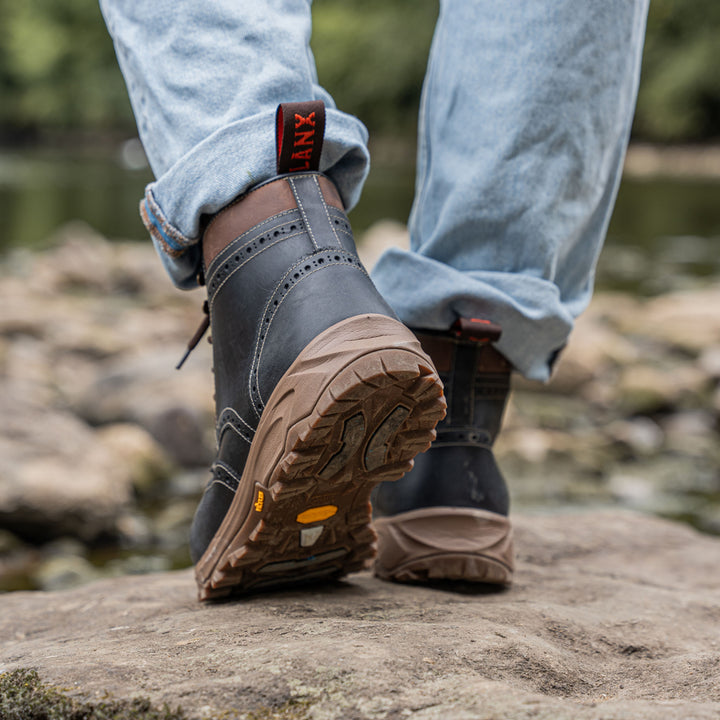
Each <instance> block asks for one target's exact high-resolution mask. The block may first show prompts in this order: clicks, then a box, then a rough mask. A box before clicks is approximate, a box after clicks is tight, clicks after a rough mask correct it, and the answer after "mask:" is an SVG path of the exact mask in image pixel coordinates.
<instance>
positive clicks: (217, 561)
mask: <svg viewBox="0 0 720 720" xmlns="http://www.w3.org/2000/svg"><path fill="white" fill-rule="evenodd" d="M323 115H324V109H323V107H322V103H317V102H316V103H291V104H285V105H282V106H280V108H279V110H278V126H277V127H278V176H277V177H276V178H274V179H272V180H271V181H269V182H266V183H264V184H262V185H260V186H258V187H256V188H254V189H253V190H251V191H250V192H249V193H247V194H245V195H244V196H242V197H241V198H239V199H238V200H237V201H236V202H234V203H233V204H231V205H230V206H229V207H227V208H226V209H224V210H223V211H222V212H220V213H219V214H218V215H217V216H216V217H215V218H214V219H213V220H212V222H211V223H210V224H209V226H208V227H207V229H206V231H205V233H204V236H203V253H204V257H205V260H206V270H205V279H206V284H207V293H208V300H207V309H208V313H209V322H210V327H211V332H212V344H213V363H214V373H215V391H216V397H215V400H216V414H217V440H218V452H217V458H216V460H215V462H214V464H213V466H212V477H211V479H210V482H209V483H208V486H207V488H206V491H205V494H204V496H203V498H202V500H201V502H200V505H199V507H198V509H197V512H196V514H195V518H194V521H193V526H192V530H191V540H190V545H191V553H192V556H193V561H194V562H195V567H196V579H197V582H198V586H199V589H200V597H201V599H208V598H217V597H222V596H225V595H228V594H230V593H235V592H248V591H254V590H260V589H263V588H267V587H276V586H283V585H287V584H293V583H300V582H307V581H311V580H317V579H331V578H337V577H340V576H342V575H344V574H345V573H348V572H352V571H355V570H359V569H362V568H363V567H365V566H366V565H367V564H368V561H369V560H370V559H371V558H372V556H373V555H374V552H375V542H376V536H375V534H374V532H373V530H372V527H371V510H370V504H369V498H370V492H371V490H372V488H373V487H374V486H375V485H376V484H377V483H379V482H381V481H387V480H395V479H397V478H399V477H400V476H401V475H402V474H403V473H404V472H406V471H407V470H408V469H409V468H410V467H411V463H412V458H413V457H414V456H415V455H416V454H417V453H418V452H421V451H423V450H425V449H426V448H427V447H428V446H429V445H430V442H431V440H432V439H433V437H434V429H433V428H434V427H435V425H436V423H437V422H438V420H439V419H440V418H441V417H442V416H443V415H444V408H445V402H444V399H443V396H442V386H441V384H440V381H439V379H438V376H437V374H436V372H435V370H434V368H433V366H432V362H431V361H430V359H429V358H428V356H427V355H426V354H425V353H424V352H423V350H422V348H421V347H420V344H419V342H418V341H417V339H416V338H415V336H414V335H413V333H412V332H411V331H409V330H408V329H407V328H406V327H405V326H404V325H402V324H401V323H400V322H399V321H398V320H397V319H396V318H395V316H394V314H393V312H392V311H391V309H390V308H389V307H388V305H387V304H386V303H385V301H384V300H383V299H382V297H381V296H380V295H379V293H378V292H377V290H376V289H375V287H374V285H373V284H372V282H371V281H370V279H369V277H368V275H367V272H366V271H365V269H364V268H363V266H362V264H361V263H360V260H359V259H358V256H357V253H356V250H355V245H354V242H353V236H352V232H351V229H350V225H349V223H348V220H347V217H346V216H345V213H344V211H343V208H342V202H341V200H340V197H339V195H338V193H337V191H336V189H335V187H334V185H333V183H332V182H331V181H330V180H329V179H328V178H326V177H324V176H323V175H322V174H320V173H319V172H318V171H317V167H318V164H319V157H320V143H321V141H322V132H323Z"/></svg>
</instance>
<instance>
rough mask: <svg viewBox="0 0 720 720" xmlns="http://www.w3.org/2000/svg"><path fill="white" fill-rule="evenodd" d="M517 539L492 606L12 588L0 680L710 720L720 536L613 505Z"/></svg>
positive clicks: (389, 595)
mask: <svg viewBox="0 0 720 720" xmlns="http://www.w3.org/2000/svg"><path fill="white" fill-rule="evenodd" d="M516 526H517V551H518V559H519V563H518V572H517V580H516V583H515V585H514V586H513V587H512V589H510V590H508V591H506V592H499V593H488V592H484V593H483V592H471V591H470V590H468V589H466V590H465V592H458V591H450V590H449V589H431V588H425V587H408V586H401V585H392V584H387V583H384V582H381V581H379V580H377V579H375V578H373V577H372V576H371V575H370V574H368V573H365V574H359V575H356V576H352V577H351V578H350V579H349V580H347V581H346V582H344V583H341V584H338V585H335V586H332V587H329V588H323V589H322V590H318V589H314V590H309V591H292V592H287V593H279V592H276V593H271V594H267V595H262V596H256V597H252V598H249V599H243V600H238V601H233V602H228V603H223V604H211V605H202V604H200V603H198V602H197V600H196V595H195V588H194V583H193V579H192V574H191V572H190V571H182V572H176V573H166V574H161V575H152V576H137V577H125V578H119V579H114V580H105V581H101V582H97V583H95V584H92V585H87V586H84V587H82V588H79V589H75V590H71V591H65V592H58V593H40V592H38V593H16V594H9V595H5V596H3V597H0V642H1V649H0V670H9V669H12V668H15V667H36V668H38V670H39V672H40V675H41V677H42V678H43V679H44V680H46V681H48V682H51V683H53V684H57V685H60V686H62V687H66V688H74V689H76V691H77V692H78V693H80V694H82V695H84V696H86V697H96V696H98V695H102V694H104V693H105V692H106V691H109V692H111V693H113V694H114V695H115V696H117V697H131V696H134V695H138V694H139V695H149V696H150V697H151V698H152V699H153V700H156V701H160V702H162V701H167V702H168V703H169V704H170V705H172V706H176V705H178V704H180V705H182V706H183V707H184V708H185V709H186V710H187V711H188V714H189V715H191V716H193V717H218V718H219V717H223V718H233V717H236V716H238V717H242V715H243V714H244V713H249V712H255V713H258V715H256V717H258V716H260V717H264V718H273V717H278V718H280V717H284V718H288V717H293V718H296V717H308V718H314V719H317V720H320V719H325V718H327V719H330V718H332V719H335V718H343V719H344V720H351V719H361V718H388V719H390V718H415V719H417V720H430V719H431V718H433V719H434V718H438V719H440V718H443V719H446V718H452V719H458V720H463V719H465V718H478V719H479V718H485V719H488V720H489V719H490V718H493V719H494V720H509V719H511V718H512V719H515V718H518V719H519V718H528V719H529V718H534V719H538V718H548V719H550V718H552V720H562V719H563V718H568V719H570V718H572V719H573V720H586V719H590V718H592V719H594V720H600V719H602V720H615V719H620V718H623V719H625V718H627V719H628V720H630V719H632V720H642V719H644V718H648V719H651V718H652V720H658V719H660V720H666V719H670V718H678V719H680V718H682V719H683V720H687V719H689V718H692V719H698V720H699V719H704V718H708V720H709V719H711V718H712V719H713V720H717V718H718V717H720V572H719V570H718V569H719V568H720V540H718V539H714V538H711V537H708V536H703V535H699V534H697V533H695V532H694V531H692V530H691V529H688V528H686V527H684V526H680V525H675V524H672V523H670V522H666V521H662V520H658V519H653V518H647V517H643V516H640V515H635V514H629V513H617V512H601V513H598V512H593V513H586V514H562V515H538V516H532V517H530V516H524V517H518V518H516ZM291 700H297V701H300V704H296V705H289V704H288V703H289V702H290V701H291Z"/></svg>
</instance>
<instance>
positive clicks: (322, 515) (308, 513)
mask: <svg viewBox="0 0 720 720" xmlns="http://www.w3.org/2000/svg"><path fill="white" fill-rule="evenodd" d="M337 511H338V509H337V506H335V505H322V506H320V507H314V508H310V509H309V510H305V511H304V512H301V513H300V514H299V515H298V516H297V517H296V518H295V519H296V520H297V521H298V522H299V523H302V524H303V525H307V524H308V523H314V522H320V520H327V519H328V518H329V517H332V516H333V515H334V514H335V513H336V512H337Z"/></svg>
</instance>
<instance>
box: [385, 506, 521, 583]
mask: <svg viewBox="0 0 720 720" xmlns="http://www.w3.org/2000/svg"><path fill="white" fill-rule="evenodd" d="M375 530H376V532H377V534H378V537H379V548H380V550H379V553H378V556H377V559H376V561H375V574H376V575H377V576H378V577H379V578H382V579H383V580H391V581H395V582H405V583H428V582H433V581H437V580H457V581H464V582H472V583H489V584H492V585H509V584H510V583H511V582H512V577H513V571H514V551H513V533H512V526H511V524H510V521H509V520H508V518H507V517H505V516H504V515H500V514H499V513H493V512H489V511H487V510H475V509H473V508H449V507H433V508H423V509H420V510H411V511H409V512H404V513H399V514H398V515H393V516H391V517H383V518H378V519H376V520H375Z"/></svg>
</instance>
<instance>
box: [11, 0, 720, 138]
mask: <svg viewBox="0 0 720 720" xmlns="http://www.w3.org/2000/svg"><path fill="white" fill-rule="evenodd" d="M313 13H314V19H315V24H314V33H313V43H312V44H313V49H314V52H315V57H316V60H317V66H318V72H319V75H320V79H321V82H322V83H323V84H324V85H325V86H326V87H327V88H328V89H329V90H330V92H331V93H333V95H334V96H335V98H336V100H337V101H338V104H339V105H340V106H341V107H342V108H343V109H345V110H347V111H348V112H351V113H353V114H356V115H358V116H359V117H360V118H361V119H362V120H363V121H364V122H365V123H366V124H367V125H368V127H369V129H370V130H371V132H373V133H381V134H390V135H407V134H411V135H412V134H413V132H414V127H415V116H416V113H417V107H418V104H419V98H420V90H421V85H422V78H423V75H424V72H425V66H426V59H427V51H428V48H429V45H430V39H431V36H432V30H433V25H434V21H435V17H436V15H437V2H436V0H315V3H314V6H313ZM718 32H720V3H718V1H717V0H653V2H652V3H651V8H650V18H649V22H648V37H647V44H646V50H645V57H644V63H643V74H642V81H641V87H640V95H639V98H638V109H637V115H636V119H635V126H634V135H635V137H636V138H639V139H644V140H652V141H659V142H668V141H673V142H679V141H703V140H709V139H718V137H720V73H718V72H717V68H718V67H720V42H718V39H717V38H718ZM0 128H2V129H3V130H4V131H5V133H6V134H8V133H12V134H13V135H17V134H22V133H30V134H35V133H37V132H40V133H47V132H56V131H58V130H60V131H66V130H84V131H87V130H91V131H100V132H107V131H113V130H120V131H122V132H125V133H132V132H134V123H133V119H132V113H131V111H130V107H129V103H128V100H127V95H126V93H125V88H124V85H123V81H122V78H121V76H120V72H119V70H118V68H117V64H116V61H115V56H114V52H113V48H112V43H111V41H110V38H109V37H108V35H107V32H106V30H105V26H104V24H103V22H102V17H101V16H100V11H99V9H98V6H97V2H96V0H61V1H58V0H22V2H18V1H17V0H0Z"/></svg>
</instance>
